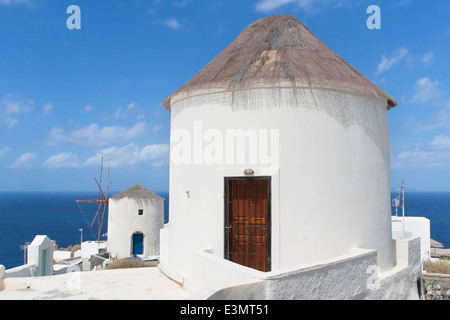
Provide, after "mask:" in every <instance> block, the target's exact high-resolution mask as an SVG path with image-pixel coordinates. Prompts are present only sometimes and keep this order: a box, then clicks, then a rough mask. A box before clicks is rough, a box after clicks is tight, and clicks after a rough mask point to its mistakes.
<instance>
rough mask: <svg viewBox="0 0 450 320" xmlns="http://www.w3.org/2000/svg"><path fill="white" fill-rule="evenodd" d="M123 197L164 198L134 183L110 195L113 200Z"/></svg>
mask: <svg viewBox="0 0 450 320" xmlns="http://www.w3.org/2000/svg"><path fill="white" fill-rule="evenodd" d="M123 198H130V199H144V200H164V198H162V197H160V196H158V195H157V194H156V193H154V192H153V191H150V190H148V189H147V188H145V187H143V186H141V185H140V184H135V185H134V186H132V187H130V188H128V189H126V190H124V191H122V192H120V193H118V194H116V195H115V196H114V197H111V199H113V200H120V199H123Z"/></svg>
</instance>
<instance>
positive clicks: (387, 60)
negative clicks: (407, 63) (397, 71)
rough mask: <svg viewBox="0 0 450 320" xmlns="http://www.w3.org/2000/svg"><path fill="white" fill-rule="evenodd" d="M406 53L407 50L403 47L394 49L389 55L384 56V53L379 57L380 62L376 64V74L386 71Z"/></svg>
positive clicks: (403, 57)
mask: <svg viewBox="0 0 450 320" xmlns="http://www.w3.org/2000/svg"><path fill="white" fill-rule="evenodd" d="M407 54H408V50H407V49H405V48H401V49H398V50H396V51H395V52H394V53H393V54H392V55H391V56H390V57H386V56H385V55H383V56H382V57H381V62H380V63H379V64H378V66H377V74H381V73H383V72H386V71H388V70H389V69H390V68H392V67H393V66H394V65H395V64H397V63H398V62H400V61H402V60H403V59H405V58H406V56H407Z"/></svg>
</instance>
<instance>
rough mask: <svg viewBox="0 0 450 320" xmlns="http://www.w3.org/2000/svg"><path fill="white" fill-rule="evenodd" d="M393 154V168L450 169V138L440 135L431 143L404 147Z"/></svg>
mask: <svg viewBox="0 0 450 320" xmlns="http://www.w3.org/2000/svg"><path fill="white" fill-rule="evenodd" d="M399 149H400V150H399V151H398V153H396V154H393V157H392V167H393V168H406V167H417V168H420V167H422V168H431V167H450V136H448V135H443V134H440V135H438V136H436V137H435V138H434V139H432V140H431V142H429V143H425V144H416V145H414V146H402V147H401V148H399Z"/></svg>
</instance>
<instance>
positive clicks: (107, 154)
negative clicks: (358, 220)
mask: <svg viewBox="0 0 450 320" xmlns="http://www.w3.org/2000/svg"><path fill="white" fill-rule="evenodd" d="M373 4H375V5H378V6H379V7H380V9H381V29H378V30H377V29H374V30H370V29H368V28H367V25H366V21H367V19H368V18H369V17H370V14H367V12H366V11H367V8H368V6H369V5H373ZM70 5H77V6H79V7H80V10H81V29H80V30H76V29H75V30H69V29H68V28H67V26H66V20H67V19H68V18H69V16H70V14H68V13H67V12H66V10H67V8H68V7H69V6H70ZM282 13H286V14H291V15H293V16H295V17H296V18H297V19H299V20H300V21H301V22H303V23H304V24H305V25H306V26H307V27H308V28H309V29H310V30H311V31H312V32H313V33H314V34H315V35H316V36H317V37H318V38H319V39H321V40H322V41H323V42H324V43H325V44H327V45H328V46H329V47H330V48H331V49H332V50H334V51H335V52H336V53H338V54H339V55H340V56H341V57H343V58H344V59H345V60H346V61H347V62H348V63H350V64H351V65H352V66H354V67H355V68H356V69H358V70H359V71H360V72H362V73H363V74H364V75H365V76H366V77H367V78H368V79H370V80H371V81H373V82H374V83H375V84H377V85H378V86H380V87H381V88H382V89H384V90H385V91H386V92H388V93H389V94H390V95H392V96H393V97H394V98H395V99H397V100H398V102H399V106H397V107H396V108H395V109H393V110H391V111H389V113H388V116H389V127H390V135H391V163H392V176H391V183H392V186H393V187H394V188H395V187H396V186H397V184H399V183H400V181H401V180H402V179H404V180H405V182H406V185H407V187H408V188H409V189H410V190H426V191H450V72H449V70H450V22H449V21H450V20H449V19H448V17H449V16H450V2H449V1H448V0H434V1H424V0H402V1H401V0H400V1H387V0H386V1H375V0H374V1H364V0H361V1H349V0H347V1H345V0H247V1H237V0H227V1H213V0H176V1H169V0H127V1H122V0H109V1H105V0H95V1H92V0H90V1H87V0H71V1H66V0H0V190H1V191H8V190H11V191H23V190H33V191H36V190H37V191H39V190H42V191H55V190H61V191H79V190H96V189H97V187H96V184H95V182H94V178H95V177H98V176H99V169H100V159H101V157H102V156H103V157H104V158H105V168H106V164H107V163H109V165H110V168H111V180H112V186H111V189H112V190H115V191H120V190H123V189H125V188H128V187H129V186H131V185H133V184H135V183H141V184H142V185H144V186H146V187H148V188H150V189H152V190H154V191H167V190H168V184H169V148H168V143H169V130H170V114H169V112H167V111H166V110H165V109H164V107H162V106H160V103H161V102H162V101H163V100H164V99H165V98H166V97H167V96H168V95H170V94H171V93H173V92H174V91H175V90H176V89H178V88H179V87H180V86H182V85H183V84H184V83H185V82H187V81H188V80H189V79H190V78H191V77H192V76H193V75H194V74H195V73H196V72H198V71H199V70H200V69H201V68H202V67H203V66H204V65H206V64H207V63H208V62H209V61H210V60H212V59H213V58H214V57H215V56H216V55H217V54H218V53H220V52H221V51H222V50H223V49H224V48H225V47H226V46H227V45H228V44H229V43H230V42H231V41H233V40H234V39H235V38H236V37H237V36H238V35H239V33H240V32H241V31H242V30H243V29H244V28H246V27H247V26H248V25H249V24H250V23H252V22H253V21H255V20H257V19H259V18H261V17H265V16H269V15H274V14H282ZM104 178H105V176H104Z"/></svg>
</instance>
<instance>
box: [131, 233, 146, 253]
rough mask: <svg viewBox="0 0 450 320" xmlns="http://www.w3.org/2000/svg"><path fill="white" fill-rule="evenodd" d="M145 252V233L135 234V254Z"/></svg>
mask: <svg viewBox="0 0 450 320" xmlns="http://www.w3.org/2000/svg"><path fill="white" fill-rule="evenodd" d="M136 254H144V234H143V233H134V234H133V255H136Z"/></svg>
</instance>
